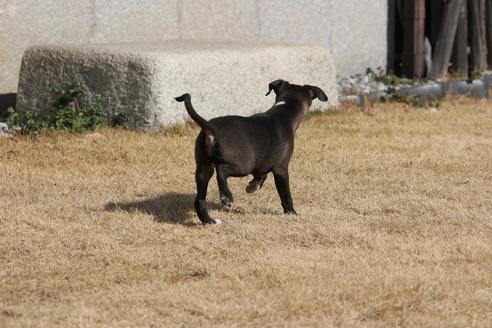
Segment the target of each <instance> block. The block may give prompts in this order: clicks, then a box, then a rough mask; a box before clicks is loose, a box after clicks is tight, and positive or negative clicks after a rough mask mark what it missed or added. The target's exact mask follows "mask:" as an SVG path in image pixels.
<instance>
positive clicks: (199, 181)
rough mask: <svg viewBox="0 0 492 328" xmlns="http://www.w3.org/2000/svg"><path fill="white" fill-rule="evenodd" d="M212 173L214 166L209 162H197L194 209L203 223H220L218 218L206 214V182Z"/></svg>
mask: <svg viewBox="0 0 492 328" xmlns="http://www.w3.org/2000/svg"><path fill="white" fill-rule="evenodd" d="M213 174H214V168H213V166H212V164H211V163H207V164H203V163H200V164H197V168H196V172H195V180H196V189H197V194H196V198H195V210H196V213H197V214H198V218H199V219H200V220H201V221H202V223H203V224H220V223H222V222H221V221H220V220H214V219H212V218H211V217H210V216H209V215H208V210H207V188H208V182H209V181H210V178H212V175H213Z"/></svg>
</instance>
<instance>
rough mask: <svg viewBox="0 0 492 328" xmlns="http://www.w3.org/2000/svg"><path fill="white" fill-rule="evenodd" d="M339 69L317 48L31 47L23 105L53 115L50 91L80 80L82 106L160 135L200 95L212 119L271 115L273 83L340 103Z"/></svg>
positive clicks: (24, 75)
mask: <svg viewBox="0 0 492 328" xmlns="http://www.w3.org/2000/svg"><path fill="white" fill-rule="evenodd" d="M335 76H336V72H335V65H334V62H333V58H332V57H331V55H330V53H329V51H328V50H326V49H325V48H321V47H315V46H292V45H282V44H258V43H228V42H203V41H201V42H200V41H195V42H181V41H173V42H165V43H160V44H119V45H118V44H114V45H110V44H108V45H84V46H38V47H32V48H30V49H28V50H27V51H26V52H25V54H24V57H23V61H22V68H21V73H20V81H19V89H18V97H17V108H18V109H19V110H21V111H22V110H34V111H43V110H46V109H47V108H48V106H49V104H50V102H51V101H52V99H50V89H51V88H53V87H58V86H60V85H64V84H69V83H71V82H74V81H76V82H78V83H79V84H80V85H81V87H82V89H83V90H84V96H83V99H81V101H82V102H83V103H85V104H90V105H97V106H100V107H102V108H104V109H105V110H106V111H107V112H108V113H109V114H114V113H119V112H122V111H125V112H127V113H128V114H129V116H130V118H131V126H133V127H136V128H142V129H146V130H156V129H158V128H159V127H160V126H161V125H171V124H176V123H181V122H184V121H185V120H188V115H187V113H186V111H185V109H184V108H183V105H182V104H179V103H177V102H175V101H174V99H173V97H176V96H179V95H181V94H183V93H185V92H188V93H190V94H191V95H192V100H193V103H194V105H195V107H196V109H197V111H198V112H199V113H200V114H202V115H203V116H204V117H205V118H207V119H210V118H213V117H216V116H221V115H228V114H237V115H251V114H254V113H257V112H262V111H265V110H267V109H268V108H269V106H271V105H272V104H273V102H274V96H272V95H271V96H269V97H265V96H264V95H265V93H266V91H267V86H268V83H269V82H271V81H273V80H276V79H279V78H281V79H284V80H287V81H290V82H292V83H296V84H312V85H317V86H319V87H321V88H322V89H323V90H324V91H325V92H326V94H327V96H328V98H329V102H328V103H320V102H318V103H315V104H314V107H318V108H319V109H326V108H328V107H329V106H335V105H337V104H338V94H337V86H336V81H335Z"/></svg>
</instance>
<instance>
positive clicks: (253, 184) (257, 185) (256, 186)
mask: <svg viewBox="0 0 492 328" xmlns="http://www.w3.org/2000/svg"><path fill="white" fill-rule="evenodd" d="M266 179H267V175H266V174H263V175H255V176H254V178H253V180H251V181H250V182H249V184H248V185H247V186H246V192H247V193H248V194H251V193H254V192H255V191H258V190H260V189H261V187H263V183H264V182H265V180H266Z"/></svg>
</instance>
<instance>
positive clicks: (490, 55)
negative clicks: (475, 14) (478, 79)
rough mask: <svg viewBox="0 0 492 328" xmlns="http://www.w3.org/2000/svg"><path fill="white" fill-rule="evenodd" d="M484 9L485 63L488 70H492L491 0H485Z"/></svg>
mask: <svg viewBox="0 0 492 328" xmlns="http://www.w3.org/2000/svg"><path fill="white" fill-rule="evenodd" d="M486 7H487V11H486V15H485V16H486V18H485V28H486V34H487V63H488V66H489V69H492V0H487V5H486Z"/></svg>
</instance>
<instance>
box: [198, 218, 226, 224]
mask: <svg viewBox="0 0 492 328" xmlns="http://www.w3.org/2000/svg"><path fill="white" fill-rule="evenodd" d="M222 223H223V222H222V220H219V219H212V218H210V220H208V221H207V222H203V224H222Z"/></svg>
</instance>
